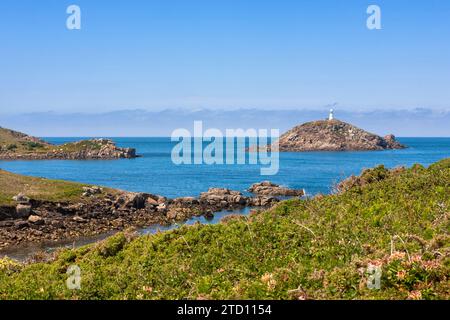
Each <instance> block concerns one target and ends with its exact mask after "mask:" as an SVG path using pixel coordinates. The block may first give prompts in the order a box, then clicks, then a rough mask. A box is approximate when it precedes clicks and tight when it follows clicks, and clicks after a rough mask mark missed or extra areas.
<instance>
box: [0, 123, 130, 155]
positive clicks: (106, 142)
mask: <svg viewBox="0 0 450 320" xmlns="http://www.w3.org/2000/svg"><path fill="white" fill-rule="evenodd" d="M136 157H137V155H136V150H135V149H133V148H119V147H117V146H116V145H115V143H114V142H113V141H112V140H110V139H90V140H81V141H77V142H73V143H66V144H62V145H53V144H51V143H48V142H46V141H44V140H41V139H39V138H36V137H32V136H29V135H27V134H25V133H22V132H18V131H14V130H10V129H6V128H2V127H0V160H46V159H55V160H56V159H59V160H88V159H89V160H91V159H101V160H110V159H121V158H125V159H131V158H136Z"/></svg>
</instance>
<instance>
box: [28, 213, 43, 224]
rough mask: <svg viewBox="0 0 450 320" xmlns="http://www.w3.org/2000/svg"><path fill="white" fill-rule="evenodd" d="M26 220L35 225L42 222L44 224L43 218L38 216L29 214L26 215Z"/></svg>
mask: <svg viewBox="0 0 450 320" xmlns="http://www.w3.org/2000/svg"><path fill="white" fill-rule="evenodd" d="M28 222H30V223H33V224H36V225H42V224H44V219H43V218H42V217H40V216H36V215H31V216H29V217H28Z"/></svg>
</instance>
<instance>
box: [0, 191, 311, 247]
mask: <svg viewBox="0 0 450 320" xmlns="http://www.w3.org/2000/svg"><path fill="white" fill-rule="evenodd" d="M262 184H263V185H264V188H265V192H264V194H255V195H254V196H245V195H243V194H242V193H241V192H239V191H233V190H229V189H222V188H211V189H209V190H208V191H207V192H203V193H201V194H200V196H199V197H197V198H195V197H182V198H175V199H169V198H165V197H162V196H158V195H153V194H148V193H131V192H125V191H118V190H113V191H110V190H108V191H106V190H105V189H103V188H100V187H96V186H93V187H84V188H83V191H84V192H83V196H82V201H79V202H77V203H70V202H51V201H38V200H34V199H29V198H28V197H27V196H26V195H24V194H18V195H16V196H15V197H14V199H13V200H14V204H13V205H4V206H0V249H1V248H7V247H9V246H17V245H22V244H27V243H37V242H43V241H55V242H56V241H60V240H67V239H76V238H80V237H86V236H95V235H100V234H105V233H107V232H110V231H120V230H124V229H126V228H129V227H149V226H151V225H156V224H158V225H170V224H173V223H175V222H182V221H186V220H188V219H189V218H192V217H198V216H205V217H206V218H213V217H214V213H215V212H219V211H222V210H235V209H240V208H245V207H260V208H269V207H272V206H273V205H275V204H276V203H278V202H279V201H280V199H279V198H277V197H276V196H279V195H282V194H281V193H280V190H283V192H284V195H286V196H288V195H289V196H293V195H298V196H300V195H303V193H302V191H300V190H290V189H287V188H282V187H280V186H278V185H276V184H271V183H269V184H270V185H268V183H267V182H264V183H262ZM256 185H258V184H256ZM252 187H253V186H252ZM270 189H272V191H270Z"/></svg>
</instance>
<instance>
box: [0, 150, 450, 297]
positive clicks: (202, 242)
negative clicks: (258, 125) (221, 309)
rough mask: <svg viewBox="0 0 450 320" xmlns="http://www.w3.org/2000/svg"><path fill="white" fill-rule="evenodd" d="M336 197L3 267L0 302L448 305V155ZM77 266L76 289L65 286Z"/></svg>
mask: <svg viewBox="0 0 450 320" xmlns="http://www.w3.org/2000/svg"><path fill="white" fill-rule="evenodd" d="M338 190H340V191H339V192H338V193H336V194H334V195H330V196H317V197H315V198H314V199H310V200H306V201H300V200H291V201H286V202H282V203H281V204H279V205H278V206H277V207H276V208H274V209H272V210H269V211H266V212H260V213H256V214H252V215H251V216H250V217H248V218H246V217H238V216H235V217H229V218H227V219H226V220H225V221H223V222H222V223H220V224H217V225H200V224H198V225H194V226H191V227H186V226H185V227H181V228H179V229H177V230H173V231H170V232H164V233H159V234H156V235H148V236H140V237H136V236H135V235H133V234H132V233H130V232H125V233H119V234H117V235H115V236H113V237H111V238H109V239H108V240H106V241H104V242H102V243H99V244H96V245H91V246H86V247H83V248H79V249H76V250H62V251H60V252H58V253H57V254H55V257H54V259H53V260H52V261H51V262H40V263H39V262H37V263H36V262H35V263H31V264H27V265H22V264H19V263H16V262H14V261H11V260H7V259H4V260H0V299H182V298H189V299H230V298H231V299H449V298H450V286H449V278H448V277H449V271H450V259H449V254H450V249H449V248H450V246H449V242H450V241H449V240H450V238H449V231H450V229H449V227H450V223H449V217H450V196H449V194H450V159H447V160H444V161H441V162H439V163H437V164H435V165H433V166H431V167H430V168H428V169H425V168H423V167H422V166H419V165H416V166H414V167H413V168H410V169H404V170H393V171H388V170H386V169H385V168H384V167H377V168H375V169H372V170H368V171H366V172H364V174H362V175H361V176H360V177H359V178H352V179H349V180H347V181H346V182H345V183H343V184H341V185H340V186H339V187H338ZM74 264H76V265H78V266H79V267H80V268H81V289H80V290H69V289H67V286H66V280H67V277H68V275H67V274H66V272H67V270H68V268H69V266H71V265H74ZM369 265H372V266H378V267H380V268H381V270H382V273H381V281H380V284H381V287H380V288H379V289H376V288H373V289H370V288H368V286H367V283H368V279H369V278H370V275H369V274H368V273H367V268H368V266H369Z"/></svg>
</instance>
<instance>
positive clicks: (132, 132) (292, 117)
mask: <svg viewBox="0 0 450 320" xmlns="http://www.w3.org/2000/svg"><path fill="white" fill-rule="evenodd" d="M328 111H329V109H327V108H326V107H323V108H321V109H296V110H293V109H276V110H261V109H258V108H253V109H250V108H247V109H244V108H241V109H234V110H217V109H215V110H213V109H204V108H197V109H166V110H162V111H147V110H139V109H134V110H116V111H110V112H91V113H85V112H73V113H62V112H32V113H18V114H2V113H0V126H1V127H6V128H10V129H14V130H18V131H22V132H25V133H28V134H31V135H35V136H40V137H133V136H134V137H148V136H166V137H167V136H170V135H171V133H172V131H173V130H175V129H178V128H186V129H188V130H192V128H193V124H194V121H197V120H202V121H203V123H204V127H205V129H206V128H217V129H220V130H222V131H223V132H224V131H225V130H226V129H238V128H242V129H249V128H254V129H279V130H280V132H281V133H282V132H284V131H286V130H288V129H290V128H292V127H293V126H295V125H298V124H301V123H303V122H307V121H313V120H320V119H325V118H326V117H327V115H328ZM335 117H336V118H337V119H339V120H343V121H346V122H349V123H351V124H354V125H357V126H359V127H361V128H362V129H365V130H368V131H371V132H373V133H377V134H379V135H386V134H389V133H393V134H395V135H396V136H399V137H408V136H409V137H418V136H421V137H450V127H449V125H448V124H449V123H450V110H439V111H438V110H432V109H426V108H417V109H412V110H359V111H355V110H350V111H349V110H345V109H344V110H343V109H340V108H337V109H335Z"/></svg>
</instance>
